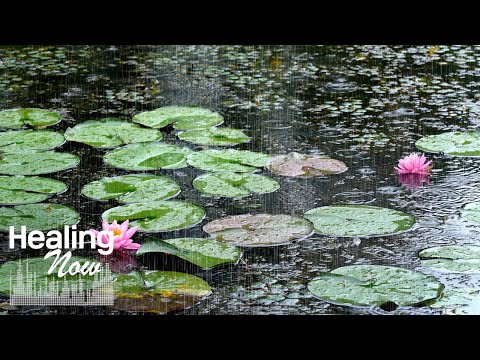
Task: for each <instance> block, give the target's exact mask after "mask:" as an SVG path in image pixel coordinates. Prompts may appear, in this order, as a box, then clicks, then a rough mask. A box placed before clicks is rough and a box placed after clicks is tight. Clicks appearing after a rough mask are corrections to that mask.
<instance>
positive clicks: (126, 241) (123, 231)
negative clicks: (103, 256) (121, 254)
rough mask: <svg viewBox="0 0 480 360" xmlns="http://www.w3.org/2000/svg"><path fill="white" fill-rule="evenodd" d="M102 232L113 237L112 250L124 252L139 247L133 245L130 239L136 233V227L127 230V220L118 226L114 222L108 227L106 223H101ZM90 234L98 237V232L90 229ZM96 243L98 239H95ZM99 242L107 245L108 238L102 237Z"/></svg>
mask: <svg viewBox="0 0 480 360" xmlns="http://www.w3.org/2000/svg"><path fill="white" fill-rule="evenodd" d="M102 230H103V231H107V232H109V233H110V236H113V249H114V250H119V249H126V250H137V249H138V248H139V247H140V244H137V243H134V242H133V240H132V239H131V237H132V236H133V235H134V234H135V233H136V232H137V230H138V227H137V226H134V227H132V228H131V229H129V228H128V220H125V221H124V222H123V223H121V224H120V225H119V224H118V223H117V221H116V220H114V221H113V222H112V224H111V225H110V224H109V223H108V222H107V221H105V220H103V221H102ZM90 231H91V232H93V233H94V234H95V236H96V237H98V233H99V232H98V231H97V230H94V229H90ZM97 242H98V239H97ZM101 242H102V243H104V244H108V236H107V235H103V236H102V239H101Z"/></svg>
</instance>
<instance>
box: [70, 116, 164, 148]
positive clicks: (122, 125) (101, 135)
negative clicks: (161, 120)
mask: <svg viewBox="0 0 480 360" xmlns="http://www.w3.org/2000/svg"><path fill="white" fill-rule="evenodd" d="M162 137H163V135H162V133H161V132H160V131H157V130H154V129H145V128H142V127H141V126H139V125H135V124H132V123H130V122H127V121H123V120H121V119H117V118H106V119H101V120H98V121H97V120H88V121H85V122H83V123H80V124H78V125H75V127H73V128H68V129H67V131H65V139H67V140H68V141H76V142H80V143H84V144H87V145H90V146H93V147H97V148H112V147H117V146H120V145H124V144H131V143H141V142H150V141H158V140H162Z"/></svg>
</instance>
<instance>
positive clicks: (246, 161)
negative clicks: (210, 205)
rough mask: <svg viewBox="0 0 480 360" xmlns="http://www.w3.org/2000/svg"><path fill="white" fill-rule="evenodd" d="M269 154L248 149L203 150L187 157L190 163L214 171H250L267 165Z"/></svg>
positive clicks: (195, 166)
mask: <svg viewBox="0 0 480 360" xmlns="http://www.w3.org/2000/svg"><path fill="white" fill-rule="evenodd" d="M268 158H269V156H268V155H266V154H262V153H257V152H252V151H248V150H234V149H226V150H203V151H199V152H196V153H193V154H191V155H190V156H189V157H188V158H187V162H188V165H190V166H193V167H194V168H197V169H200V170H205V171H212V172H229V171H231V172H250V171H255V170H258V168H262V167H264V166H265V163H266V162H267V160H268Z"/></svg>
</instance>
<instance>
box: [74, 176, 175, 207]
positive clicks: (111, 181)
mask: <svg viewBox="0 0 480 360" xmlns="http://www.w3.org/2000/svg"><path fill="white" fill-rule="evenodd" d="M179 193H180V186H178V184H177V183H176V182H175V181H173V180H172V179H170V178H168V177H166V176H163V175H146V174H145V175H144V174H137V175H123V176H115V177H105V178H103V179H101V180H99V181H93V182H91V183H89V184H87V185H85V186H84V187H83V188H82V194H83V195H85V196H86V197H88V198H91V199H95V200H111V199H115V200H118V201H119V202H121V203H125V204H131V203H139V202H150V201H160V200H166V199H169V198H171V197H174V196H176V195H178V194H179Z"/></svg>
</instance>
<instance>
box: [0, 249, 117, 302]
mask: <svg viewBox="0 0 480 360" xmlns="http://www.w3.org/2000/svg"><path fill="white" fill-rule="evenodd" d="M55 258H56V257H55V256H52V257H49V258H48V259H44V258H43V257H33V258H25V259H18V260H14V261H9V262H6V263H4V264H2V265H1V266H0V293H1V294H6V295H11V294H12V290H13V289H15V292H14V294H15V295H16V296H22V297H23V296H28V290H31V289H34V291H35V292H36V293H37V294H38V293H40V294H42V295H41V296H42V300H43V301H44V302H46V301H51V302H52V305H55V301H57V304H58V300H59V297H60V296H62V295H63V296H70V294H71V292H72V290H73V291H75V292H76V291H77V289H79V288H82V289H84V290H90V289H95V288H98V287H100V286H103V285H104V284H105V283H108V282H110V281H112V280H113V279H111V275H110V273H109V272H108V271H107V269H106V268H105V267H104V266H101V267H100V270H101V271H100V272H99V273H98V274H96V275H80V274H78V275H70V274H68V275H65V276H64V277H62V278H59V277H58V274H57V273H58V269H59V266H57V267H56V268H55V271H54V272H53V273H52V274H50V275H49V274H48V270H49V269H50V267H51V266H52V264H53V261H54V260H55ZM75 261H78V262H79V263H80V265H84V264H85V263H86V262H87V261H88V262H89V264H90V265H91V264H92V262H93V261H94V260H93V259H88V258H83V257H78V256H72V257H71V258H70V260H69V261H68V265H67V266H66V267H65V268H64V270H65V271H66V270H68V266H69V265H70V264H72V263H73V262H75ZM88 266H89V265H88ZM19 275H20V276H19ZM52 288H53V289H52Z"/></svg>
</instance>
